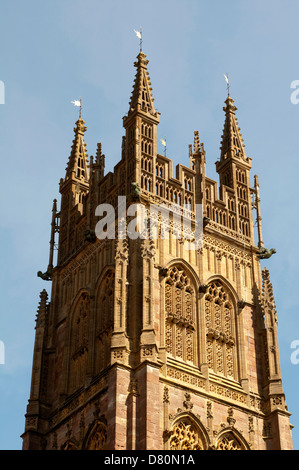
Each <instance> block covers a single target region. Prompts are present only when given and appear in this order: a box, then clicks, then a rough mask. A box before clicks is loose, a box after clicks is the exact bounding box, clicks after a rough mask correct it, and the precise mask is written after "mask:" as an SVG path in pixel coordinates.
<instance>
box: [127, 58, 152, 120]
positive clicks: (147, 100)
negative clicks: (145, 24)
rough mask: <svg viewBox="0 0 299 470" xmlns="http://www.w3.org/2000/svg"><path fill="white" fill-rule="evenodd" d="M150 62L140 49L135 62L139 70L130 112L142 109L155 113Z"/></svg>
mask: <svg viewBox="0 0 299 470" xmlns="http://www.w3.org/2000/svg"><path fill="white" fill-rule="evenodd" d="M148 62H149V61H148V60H146V55H145V54H144V52H142V51H140V53H139V54H138V56H137V61H136V62H134V66H135V67H136V68H137V71H136V75H135V82H134V85H133V91H132V95H131V100H130V109H129V113H130V112H132V111H134V110H136V109H140V110H142V111H145V112H149V113H150V114H153V115H154V114H155V107H154V98H153V96H152V88H151V83H150V77H149V73H148V71H147V64H148Z"/></svg>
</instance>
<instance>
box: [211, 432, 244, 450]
mask: <svg viewBox="0 0 299 470" xmlns="http://www.w3.org/2000/svg"><path fill="white" fill-rule="evenodd" d="M216 450H244V447H243V446H242V444H241V443H240V441H239V440H238V439H237V438H236V436H235V435H234V434H233V433H226V434H224V435H223V436H222V437H221V438H220V439H219V441H218V443H217V447H216Z"/></svg>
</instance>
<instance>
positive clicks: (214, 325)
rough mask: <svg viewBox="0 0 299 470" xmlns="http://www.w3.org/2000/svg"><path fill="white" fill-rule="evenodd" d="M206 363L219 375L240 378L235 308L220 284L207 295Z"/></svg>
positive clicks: (210, 286)
mask: <svg viewBox="0 0 299 470" xmlns="http://www.w3.org/2000/svg"><path fill="white" fill-rule="evenodd" d="M205 322H206V333H207V361H208V365H209V368H210V369H212V370H213V371H214V372H215V373H217V374H222V375H225V376H226V377H230V378H234V379H237V365H236V362H237V361H236V351H235V349H236V346H235V345H236V341H235V338H236V331H235V330H236V325H235V309H234V305H233V302H232V299H231V296H230V294H229V293H228V291H227V290H226V289H225V288H224V286H223V285H222V283H221V282H219V281H213V282H211V283H210V284H209V286H208V291H207V293H206V294H205Z"/></svg>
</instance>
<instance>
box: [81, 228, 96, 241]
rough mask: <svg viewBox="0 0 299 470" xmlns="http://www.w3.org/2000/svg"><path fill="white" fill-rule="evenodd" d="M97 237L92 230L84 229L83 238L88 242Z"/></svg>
mask: <svg viewBox="0 0 299 470" xmlns="http://www.w3.org/2000/svg"><path fill="white" fill-rule="evenodd" d="M96 239H97V237H96V234H95V232H94V231H92V230H85V232H84V240H85V241H87V242H90V243H94V242H95V241H96Z"/></svg>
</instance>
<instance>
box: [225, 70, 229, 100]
mask: <svg viewBox="0 0 299 470" xmlns="http://www.w3.org/2000/svg"><path fill="white" fill-rule="evenodd" d="M224 78H225V81H226V83H227V97H229V96H230V94H229V87H230V85H229V78H228V73H227V74H224Z"/></svg>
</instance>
